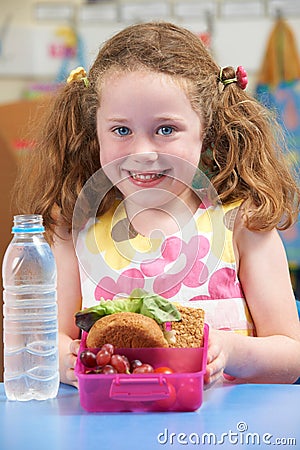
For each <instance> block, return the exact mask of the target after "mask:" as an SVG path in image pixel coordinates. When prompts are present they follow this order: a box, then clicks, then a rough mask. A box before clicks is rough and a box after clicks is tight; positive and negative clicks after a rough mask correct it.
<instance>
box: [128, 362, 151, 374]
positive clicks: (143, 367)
mask: <svg viewBox="0 0 300 450" xmlns="http://www.w3.org/2000/svg"><path fill="white" fill-rule="evenodd" d="M152 372H154V369H153V367H152V366H150V364H142V365H141V366H138V367H136V368H135V369H134V371H133V372H132V373H152Z"/></svg>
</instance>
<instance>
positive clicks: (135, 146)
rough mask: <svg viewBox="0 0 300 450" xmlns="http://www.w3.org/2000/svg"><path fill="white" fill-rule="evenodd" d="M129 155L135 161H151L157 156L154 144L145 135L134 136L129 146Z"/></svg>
mask: <svg viewBox="0 0 300 450" xmlns="http://www.w3.org/2000/svg"><path fill="white" fill-rule="evenodd" d="M130 157H131V158H132V160H133V161H135V162H141V163H145V162H153V161H156V160H157V158H158V153H157V149H156V147H155V144H154V143H153V142H152V141H151V139H149V138H148V137H145V136H140V137H138V138H137V137H136V139H134V142H132V146H131V148H130Z"/></svg>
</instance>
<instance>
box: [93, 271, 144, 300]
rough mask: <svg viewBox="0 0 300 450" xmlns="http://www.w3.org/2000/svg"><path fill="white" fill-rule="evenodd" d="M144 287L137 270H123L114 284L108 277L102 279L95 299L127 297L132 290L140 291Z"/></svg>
mask: <svg viewBox="0 0 300 450" xmlns="http://www.w3.org/2000/svg"><path fill="white" fill-rule="evenodd" d="M144 285H145V280H144V276H143V274H142V273H141V272H140V271H139V270H137V269H128V270H124V272H123V273H121V275H120V276H119V278H118V279H117V281H116V282H115V281H114V280H113V279H112V278H110V277H104V278H102V279H101V280H100V281H99V283H98V285H97V287H96V289H95V299H96V300H101V298H104V299H106V300H107V299H113V298H114V297H115V296H120V294H121V295H129V294H130V293H131V292H132V291H133V289H136V288H140V289H142V288H143V287H144Z"/></svg>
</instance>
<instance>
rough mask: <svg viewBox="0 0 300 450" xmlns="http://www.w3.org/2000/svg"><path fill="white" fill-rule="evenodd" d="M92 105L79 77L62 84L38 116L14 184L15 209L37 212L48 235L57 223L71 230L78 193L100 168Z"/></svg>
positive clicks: (90, 90)
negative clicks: (37, 126)
mask: <svg viewBox="0 0 300 450" xmlns="http://www.w3.org/2000/svg"><path fill="white" fill-rule="evenodd" d="M97 104H98V99H97V94H96V93H95V92H94V89H93V86H92V85H91V86H88V87H87V86H85V84H84V83H82V82H80V81H76V82H72V83H69V84H66V85H64V86H63V87H62V88H61V89H60V90H59V92H58V93H57V95H55V96H54V98H53V99H52V100H51V101H50V104H48V105H47V110H46V112H45V114H44V117H43V118H42V120H41V118H40V120H41V122H42V125H40V133H39V136H38V138H37V142H36V145H35V148H34V149H33V150H32V152H30V153H29V154H28V157H27V158H26V161H24V164H23V165H22V170H21V172H20V174H19V177H18V179H17V182H16V186H15V203H16V208H17V210H18V212H19V213H37V214H42V215H43V218H44V223H45V225H46V228H47V229H48V230H49V232H50V235H52V233H53V230H54V228H55V226H56V225H58V224H62V223H64V224H65V225H66V226H67V227H68V228H69V229H70V228H71V224H72V214H73V209H74V205H75V202H76V199H77V197H78V194H79V192H80V191H81V189H82V187H83V185H84V184H85V182H86V181H87V180H88V179H89V177H90V176H91V175H92V174H93V173H94V172H95V171H96V170H98V169H99V167H100V152H99V144H98V140H97V135H96V122H95V121H96V109H97ZM24 183H26V189H25V190H24V186H23V184H24ZM22 186H23V187H22Z"/></svg>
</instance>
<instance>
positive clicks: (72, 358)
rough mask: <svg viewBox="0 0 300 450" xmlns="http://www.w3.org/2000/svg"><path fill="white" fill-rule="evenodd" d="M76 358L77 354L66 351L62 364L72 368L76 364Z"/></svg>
mask: <svg viewBox="0 0 300 450" xmlns="http://www.w3.org/2000/svg"><path fill="white" fill-rule="evenodd" d="M76 360H77V356H76V355H74V354H73V353H67V355H66V356H65V360H64V366H65V368H66V369H69V368H71V369H74V367H75V365H76Z"/></svg>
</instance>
